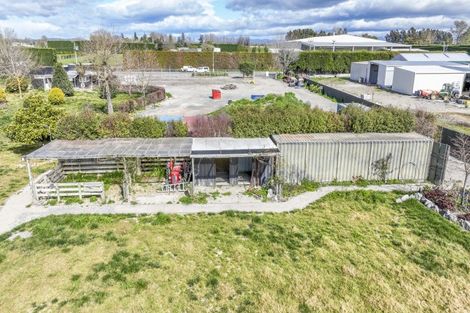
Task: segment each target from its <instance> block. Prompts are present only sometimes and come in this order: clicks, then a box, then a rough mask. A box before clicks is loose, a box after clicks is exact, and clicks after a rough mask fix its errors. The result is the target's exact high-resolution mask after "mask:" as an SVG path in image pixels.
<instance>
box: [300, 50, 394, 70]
mask: <svg viewBox="0 0 470 313" xmlns="http://www.w3.org/2000/svg"><path fill="white" fill-rule="evenodd" d="M396 54H397V52H392V51H305V52H301V53H300V55H299V59H298V60H297V62H295V63H294V64H293V65H292V69H293V70H296V71H302V72H310V73H349V70H350V68H351V63H352V62H359V61H369V60H390V59H391V58H393V57H394V56H395V55H396Z"/></svg>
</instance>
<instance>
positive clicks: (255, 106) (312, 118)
mask: <svg viewBox="0 0 470 313" xmlns="http://www.w3.org/2000/svg"><path fill="white" fill-rule="evenodd" d="M223 111H224V113H227V114H228V116H229V117H230V120H231V132H232V134H233V135H234V136H235V137H266V136H270V135H272V134H302V133H330V132H356V133H364V132H378V133H381V132H383V133H394V132H409V131H412V130H413V128H414V125H415V117H414V115H413V114H412V113H411V112H409V111H406V110H401V109H394V108H375V109H371V110H369V111H364V110H362V109H360V108H358V107H351V108H348V109H345V110H343V111H342V112H341V114H338V113H333V112H326V111H322V110H320V109H318V108H311V107H310V106H309V105H307V104H305V103H303V102H302V101H300V100H298V99H297V98H296V97H295V95H294V94H293V93H286V94H285V95H284V96H276V95H268V96H266V97H264V98H262V99H259V100H256V101H250V100H247V99H243V100H238V101H234V102H232V103H231V104H230V105H228V106H227V107H225V108H224V110H223Z"/></svg>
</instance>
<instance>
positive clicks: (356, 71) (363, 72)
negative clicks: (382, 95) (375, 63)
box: [350, 62, 369, 82]
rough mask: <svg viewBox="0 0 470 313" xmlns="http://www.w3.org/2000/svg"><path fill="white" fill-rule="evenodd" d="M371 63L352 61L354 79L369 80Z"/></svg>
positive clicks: (352, 77)
mask: <svg viewBox="0 0 470 313" xmlns="http://www.w3.org/2000/svg"><path fill="white" fill-rule="evenodd" d="M368 71H369V63H362V62H353V63H351V76H350V79H351V80H353V81H357V82H361V81H364V82H365V81H367V80H368V78H369V77H368V76H369V75H368Z"/></svg>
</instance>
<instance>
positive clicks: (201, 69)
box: [196, 66, 210, 73]
mask: <svg viewBox="0 0 470 313" xmlns="http://www.w3.org/2000/svg"><path fill="white" fill-rule="evenodd" d="M209 72H210V70H209V67H207V66H201V67H198V68H197V69H196V73H209Z"/></svg>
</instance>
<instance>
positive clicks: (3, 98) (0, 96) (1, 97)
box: [0, 88, 7, 104]
mask: <svg viewBox="0 0 470 313" xmlns="http://www.w3.org/2000/svg"><path fill="white" fill-rule="evenodd" d="M6 102H7V95H6V93H5V89H2V88H0V104H2V103H6Z"/></svg>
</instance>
